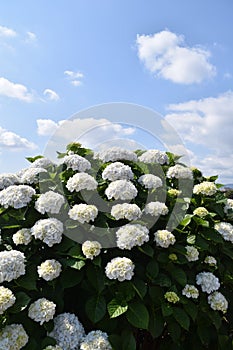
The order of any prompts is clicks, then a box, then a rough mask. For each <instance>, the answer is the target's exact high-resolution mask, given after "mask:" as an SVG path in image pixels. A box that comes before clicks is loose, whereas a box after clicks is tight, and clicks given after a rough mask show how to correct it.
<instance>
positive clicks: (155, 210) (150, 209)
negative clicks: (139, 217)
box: [143, 202, 169, 216]
mask: <svg viewBox="0 0 233 350" xmlns="http://www.w3.org/2000/svg"><path fill="white" fill-rule="evenodd" d="M168 211H169V210H168V207H167V206H166V204H165V203H161V202H150V203H148V204H146V206H145V208H144V209H143V213H145V214H149V215H152V216H159V215H166V214H167V213H168Z"/></svg>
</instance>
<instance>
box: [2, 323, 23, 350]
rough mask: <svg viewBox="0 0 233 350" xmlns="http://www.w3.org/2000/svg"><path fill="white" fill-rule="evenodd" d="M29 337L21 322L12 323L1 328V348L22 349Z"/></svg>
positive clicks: (8, 349)
mask: <svg viewBox="0 0 233 350" xmlns="http://www.w3.org/2000/svg"><path fill="white" fill-rule="evenodd" d="M28 340H29V338H28V335H27V333H26V332H25V330H24V328H23V326H22V325H21V324H10V325H7V326H5V327H4V328H3V329H1V330H0V346H1V350H21V349H22V348H23V347H24V346H25V345H26V344H27V342H28Z"/></svg>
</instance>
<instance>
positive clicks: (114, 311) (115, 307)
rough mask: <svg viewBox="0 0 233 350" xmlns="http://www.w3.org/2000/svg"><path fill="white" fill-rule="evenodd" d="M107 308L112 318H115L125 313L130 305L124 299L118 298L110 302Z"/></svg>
mask: <svg viewBox="0 0 233 350" xmlns="http://www.w3.org/2000/svg"><path fill="white" fill-rule="evenodd" d="M107 309H108V313H109V316H110V318H115V317H118V316H120V315H122V314H124V313H125V312H126V311H127V310H128V305H127V303H126V302H124V301H123V300H122V301H119V300H117V299H112V300H111V301H110V302H109V303H108V305H107Z"/></svg>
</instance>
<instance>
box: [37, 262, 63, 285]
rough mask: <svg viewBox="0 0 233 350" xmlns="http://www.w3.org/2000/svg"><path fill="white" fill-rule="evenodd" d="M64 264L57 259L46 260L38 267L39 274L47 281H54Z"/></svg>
mask: <svg viewBox="0 0 233 350" xmlns="http://www.w3.org/2000/svg"><path fill="white" fill-rule="evenodd" d="M61 268H62V265H61V264H60V263H59V261H57V260H55V259H50V260H45V261H44V262H43V263H42V264H41V265H39V266H38V267H37V271H38V275H39V276H40V277H41V278H43V279H44V280H45V281H52V280H53V279H54V278H57V277H58V276H59V275H60V273H61Z"/></svg>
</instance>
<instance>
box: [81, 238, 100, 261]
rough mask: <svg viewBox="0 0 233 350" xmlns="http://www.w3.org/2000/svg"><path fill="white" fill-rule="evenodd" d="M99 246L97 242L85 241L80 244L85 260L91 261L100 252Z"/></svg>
mask: <svg viewBox="0 0 233 350" xmlns="http://www.w3.org/2000/svg"><path fill="white" fill-rule="evenodd" d="M101 248H102V247H101V244H100V243H99V242H97V241H85V242H84V243H83V244H82V252H83V254H84V255H85V257H86V258H87V259H91V260H93V258H94V257H96V256H98V255H99V254H100V251H101Z"/></svg>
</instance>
